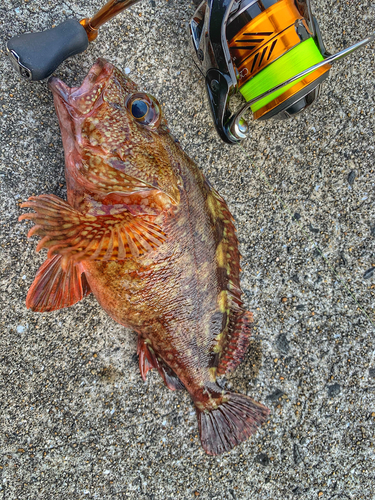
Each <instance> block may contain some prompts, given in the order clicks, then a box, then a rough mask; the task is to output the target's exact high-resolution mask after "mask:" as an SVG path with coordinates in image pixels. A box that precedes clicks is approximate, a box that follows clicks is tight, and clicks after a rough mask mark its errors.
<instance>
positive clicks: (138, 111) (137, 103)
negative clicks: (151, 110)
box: [131, 99, 148, 120]
mask: <svg viewBox="0 0 375 500" xmlns="http://www.w3.org/2000/svg"><path fill="white" fill-rule="evenodd" d="M147 111H148V104H147V103H146V102H145V101H141V100H140V99H136V100H134V101H133V102H132V107H131V113H132V115H133V116H134V118H135V119H136V120H142V118H144V117H145V116H146V114H147Z"/></svg>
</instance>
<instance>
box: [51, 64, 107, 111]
mask: <svg viewBox="0 0 375 500" xmlns="http://www.w3.org/2000/svg"><path fill="white" fill-rule="evenodd" d="M113 69H114V66H113V65H112V64H111V63H109V62H108V61H106V60H105V59H102V58H99V59H98V60H97V61H96V62H95V64H94V65H93V66H92V67H91V69H90V71H89V72H88V74H87V75H86V77H85V78H84V80H83V82H82V85H81V86H80V87H69V86H68V85H66V83H64V82H63V81H62V80H60V79H59V78H56V77H54V76H53V77H51V78H50V79H49V80H48V86H49V88H50V90H51V92H52V94H53V97H54V102H55V106H56V111H57V114H58V115H60V114H61V113H62V108H65V109H67V108H68V109H69V111H70V114H71V112H72V111H73V112H74V114H77V115H86V114H87V113H89V112H90V111H91V110H92V109H93V108H94V107H95V104H96V103H97V101H98V100H99V99H101V95H102V93H103V90H104V88H105V87H106V85H107V83H108V82H109V81H110V78H111V76H112V73H113ZM63 114H65V113H63Z"/></svg>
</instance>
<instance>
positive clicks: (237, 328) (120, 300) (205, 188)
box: [20, 59, 269, 455]
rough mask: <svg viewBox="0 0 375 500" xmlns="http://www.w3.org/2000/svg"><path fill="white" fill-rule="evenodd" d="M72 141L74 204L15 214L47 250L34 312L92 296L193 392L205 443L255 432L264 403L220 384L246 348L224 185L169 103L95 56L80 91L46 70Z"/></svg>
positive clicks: (45, 203) (43, 201) (210, 447)
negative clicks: (211, 175)
mask: <svg viewBox="0 0 375 500" xmlns="http://www.w3.org/2000/svg"><path fill="white" fill-rule="evenodd" d="M49 85H50V88H51V90H52V93H53V96H54V102H55V107H56V111H57V115H58V118H59V122H60V128H61V133H62V139H63V144H64V151H65V164H66V182H67V190H68V201H67V202H66V201H64V200H62V199H61V198H59V197H57V196H55V195H51V194H50V195H40V196H32V197H31V198H29V200H28V201H27V202H26V203H23V205H21V206H22V207H28V208H32V209H33V210H34V211H35V213H27V214H24V215H22V216H21V217H20V220H23V219H30V220H32V221H33V222H34V223H35V226H33V228H32V229H31V230H30V231H29V234H28V236H31V235H34V234H36V235H38V236H41V237H42V239H41V241H40V242H39V244H38V246H37V250H40V249H41V248H47V249H48V256H47V260H46V261H45V263H44V264H43V265H42V266H41V268H40V269H39V271H38V273H37V275H36V278H35V281H34V283H33V284H32V286H31V288H30V290H29V292H28V295H27V299H26V305H27V307H28V308H31V309H32V310H33V311H39V312H45V311H53V310H56V309H61V308H63V307H69V306H71V305H73V304H75V303H76V302H78V301H79V300H81V299H82V298H83V297H85V296H86V295H88V294H89V293H90V292H92V293H93V294H94V295H95V297H96V298H97V300H98V302H99V304H100V305H101V306H102V307H103V308H104V309H105V311H107V313H108V314H109V315H110V316H111V317H112V318H113V319H114V320H115V321H117V322H118V323H120V324H121V325H124V326H126V327H128V328H131V329H132V330H134V331H135V332H137V334H138V354H139V367H140V371H141V374H142V377H143V379H145V378H146V374H147V372H148V371H149V370H150V369H151V368H156V369H157V370H158V372H159V373H160V375H161V377H162V378H163V380H164V382H165V384H166V386H167V387H168V388H169V389H172V390H175V389H180V388H185V389H186V390H187V391H188V392H189V394H190V396H191V397H192V399H193V401H194V404H195V407H196V412H197V417H198V425H199V432H200V438H201V442H202V446H203V448H204V449H205V451H206V452H207V453H209V454H212V455H216V454H219V453H223V452H225V451H228V450H230V449H231V448H233V447H234V446H236V445H237V444H239V443H241V442H242V441H244V440H245V439H247V438H248V437H249V436H250V435H251V434H253V433H254V432H255V431H256V430H257V428H258V427H259V426H260V425H261V424H262V423H263V422H264V421H265V420H266V418H267V415H268V413H269V410H268V409H267V408H266V407H265V406H263V405H261V404H259V403H256V402H255V401H253V400H252V399H251V398H249V397H247V396H244V395H241V394H236V393H233V392H229V391H226V390H223V389H222V388H221V387H220V386H219V385H218V384H217V382H216V377H217V376H219V375H224V374H225V373H227V372H229V371H231V370H233V369H234V368H235V367H236V366H237V365H238V364H239V363H240V362H241V361H242V359H243V357H244V354H245V351H246V349H247V347H248V345H249V337H250V327H251V322H252V315H251V313H249V312H246V311H245V310H244V308H243V305H242V301H241V294H242V292H241V289H240V281H239V272H240V254H239V251H238V241H237V238H236V235H235V228H234V225H233V219H232V217H231V215H230V213H229V210H228V207H227V205H226V203H225V202H224V200H223V199H222V198H221V197H220V195H219V194H218V193H217V192H216V191H215V190H214V189H213V188H212V187H211V186H210V184H209V183H208V182H207V180H206V179H205V178H204V176H203V174H202V172H201V171H200V170H199V169H198V167H197V166H196V165H195V164H194V163H193V161H192V160H190V158H188V156H187V155H186V154H185V153H184V152H183V151H182V150H181V148H180V146H179V145H178V144H177V143H176V141H175V140H174V139H173V137H172V136H171V134H170V132H169V130H168V127H167V124H166V121H165V119H164V118H163V116H162V114H161V110H160V106H159V104H158V102H157V101H156V99H154V98H153V97H152V96H150V95H149V94H145V93H142V92H139V91H138V89H137V86H136V85H135V84H134V83H133V82H132V81H131V80H129V79H128V78H127V77H126V76H124V75H123V74H122V73H121V72H120V71H119V70H118V69H117V68H115V67H114V66H113V65H112V64H110V63H108V62H106V61H105V60H103V59H100V60H98V61H97V62H96V63H95V64H94V66H93V67H92V69H91V70H90V72H89V73H88V75H87V77H86V78H85V80H84V81H83V84H82V85H81V87H79V88H69V87H68V86H67V85H65V84H64V83H63V82H61V81H60V80H58V79H56V78H52V79H51V80H50V84H49Z"/></svg>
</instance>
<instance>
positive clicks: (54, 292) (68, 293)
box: [26, 255, 91, 312]
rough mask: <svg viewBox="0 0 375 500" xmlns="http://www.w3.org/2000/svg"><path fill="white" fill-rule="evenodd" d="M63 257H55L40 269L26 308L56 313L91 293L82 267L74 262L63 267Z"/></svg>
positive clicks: (28, 295) (69, 262)
mask: <svg viewBox="0 0 375 500" xmlns="http://www.w3.org/2000/svg"><path fill="white" fill-rule="evenodd" d="M61 262H62V256H61V255H54V256H53V257H51V258H49V259H47V260H46V261H45V262H44V264H42V266H41V267H40V268H39V270H38V272H37V274H36V276H35V279H34V282H33V284H32V285H31V287H30V289H29V292H28V294H27V297H26V307H27V308H28V309H31V310H32V311H36V312H47V311H56V310H57V309H63V308H64V307H69V306H72V305H73V304H75V303H76V302H79V301H80V300H82V299H83V298H84V297H86V295H89V293H90V292H91V290H90V287H89V284H88V283H87V280H86V276H85V274H84V273H82V272H81V267H80V265H76V264H74V263H73V261H72V260H69V261H68V262H67V264H66V269H63V268H62V266H61Z"/></svg>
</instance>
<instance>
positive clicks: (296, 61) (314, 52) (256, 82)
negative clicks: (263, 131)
mask: <svg viewBox="0 0 375 500" xmlns="http://www.w3.org/2000/svg"><path fill="white" fill-rule="evenodd" d="M323 59H324V58H323V56H322V54H321V53H320V52H319V49H318V47H317V46H316V44H315V42H314V39H313V38H309V39H308V40H305V41H304V42H302V43H300V44H299V45H297V46H296V47H294V48H293V49H291V50H289V52H287V53H286V54H284V55H283V56H281V57H279V59H276V61H274V62H273V63H271V64H270V65H269V66H266V67H265V68H264V69H263V70H262V71H261V72H260V73H258V74H257V75H255V76H254V78H252V79H251V80H249V81H248V82H247V83H245V85H243V86H242V87H241V88H240V92H241V94H242V95H243V96H244V98H245V99H246V101H250V100H251V99H254V97H257V96H258V95H261V94H263V93H264V92H267V90H269V89H272V87H275V86H276V85H280V83H283V82H285V80H288V79H289V78H291V77H292V76H295V75H297V74H298V73H300V72H301V71H304V70H305V69H307V68H309V67H310V66H313V65H314V64H317V63H318V62H320V61H323ZM303 78H305V77H302V78H300V79H299V80H296V81H295V82H293V83H290V84H289V85H285V87H282V88H281V89H279V90H276V91H275V92H272V94H270V95H268V96H267V97H264V98H263V99H261V100H260V101H258V102H256V103H255V104H253V105H252V106H251V110H252V112H253V113H254V112H255V111H258V109H260V108H262V107H263V106H265V105H266V104H268V103H269V102H271V101H272V99H275V97H278V96H279V95H281V94H282V93H284V92H285V91H286V90H288V89H290V87H292V86H293V85H295V84H296V83H297V82H299V81H301V80H303Z"/></svg>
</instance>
